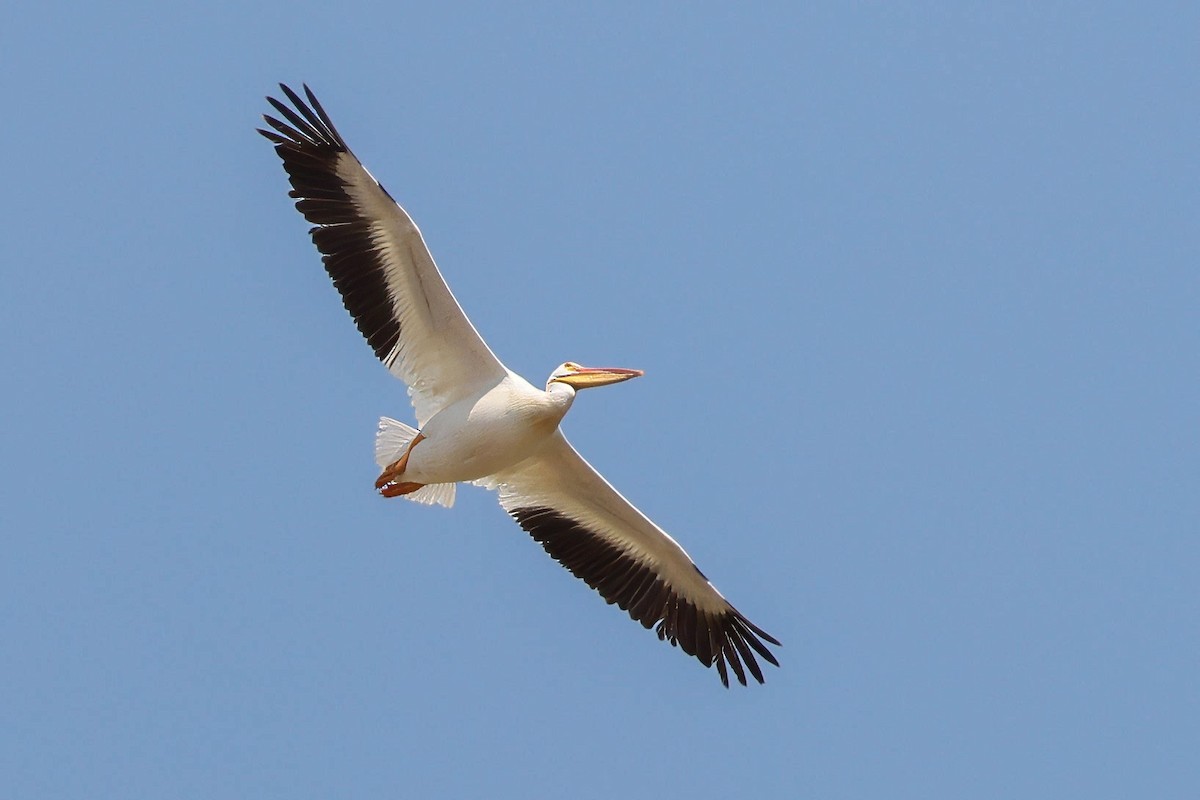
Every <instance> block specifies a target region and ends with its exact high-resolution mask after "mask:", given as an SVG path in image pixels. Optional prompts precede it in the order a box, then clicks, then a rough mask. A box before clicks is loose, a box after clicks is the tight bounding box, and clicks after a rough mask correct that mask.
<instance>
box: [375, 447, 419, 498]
mask: <svg viewBox="0 0 1200 800" xmlns="http://www.w3.org/2000/svg"><path fill="white" fill-rule="evenodd" d="M424 438H425V437H424V436H423V435H421V434H419V433H418V434H417V435H416V436H414V437H413V440H412V441H411V442H409V443H408V447H407V448H406V449H405V451H404V455H402V456H400V458H399V459H397V460H396V461H393V462H392V463H391V464H389V465H388V466H387V468H386V469H384V471H383V472H382V474H380V476H379V477H378V478H377V479H376V480H375V488H376V489H378V490H379V493H380V494H382V495H383V496H384V497H399V496H400V495H402V494H409V493H410V492H415V491H416V490H417V489H420V488H421V487H422V486H424V485H425V484H423V483H411V482H402V483H397V482H396V479H397V478H399V477H400V475H401V474H402V473H403V472H404V470H405V468H406V467H408V457H409V456H410V455H412V450H413V448H414V447H416V446H417V442H420V441H421V440H422V439H424Z"/></svg>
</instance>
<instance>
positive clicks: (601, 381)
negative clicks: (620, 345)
mask: <svg viewBox="0 0 1200 800" xmlns="http://www.w3.org/2000/svg"><path fill="white" fill-rule="evenodd" d="M645 374H646V373H644V372H642V370H640V369H622V368H621V367H578V368H577V369H575V370H574V371H573V372H572V373H571V374H570V375H564V376H562V377H561V378H557V379H556V380H558V381H560V382H562V383H565V384H567V385H568V386H571V387H573V388H575V389H590V388H592V387H593V386H607V385H608V384H610V383H620V382H621V381H627V380H629V379H630V378H640V377H641V376H642V375H645Z"/></svg>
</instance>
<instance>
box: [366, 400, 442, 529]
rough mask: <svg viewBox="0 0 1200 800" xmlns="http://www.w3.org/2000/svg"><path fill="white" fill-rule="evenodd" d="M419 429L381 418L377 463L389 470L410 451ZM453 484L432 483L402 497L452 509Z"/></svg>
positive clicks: (376, 455)
mask: <svg viewBox="0 0 1200 800" xmlns="http://www.w3.org/2000/svg"><path fill="white" fill-rule="evenodd" d="M416 435H417V429H416V428H412V427H409V426H408V425H405V424H404V423H403V422H400V421H399V420H395V419H392V418H391V417H380V418H379V432H378V433H376V434H375V463H376V464H378V465H379V466H380V467H381V468H383V469H387V468H388V467H389V466H391V465H392V464H394V463H395V462H396V461H397V460H399V459H400V457H401V456H403V455H404V453H405V452H406V451H407V450H408V446H409V444H410V443H411V442H412V440H413V439H414V438H416ZM455 485H456V484H453V483H431V484H429V485H427V486H422V487H421V488H420V489H417V490H416V491H415V492H411V493H409V494H404V495H400V496H401V497H407V498H408V499H409V500H413V501H415V502H417V503H424V504H426V505H433V504H435V503H436V504H437V505H440V506H445V507H446V508H450V507H451V506H453V505H454V487H455Z"/></svg>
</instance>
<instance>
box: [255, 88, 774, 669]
mask: <svg viewBox="0 0 1200 800" xmlns="http://www.w3.org/2000/svg"><path fill="white" fill-rule="evenodd" d="M280 88H281V89H282V90H283V92H284V94H285V95H286V96H287V98H288V100H289V101H290V102H291V104H292V106H291V107H289V106H287V105H285V104H284V103H281V102H279V101H278V100H276V99H274V98H267V99H268V100H269V102H270V103H271V105H272V106H273V107H274V108H275V109H276V110H277V111H278V112H279V113H280V114H281V115H282V116H283V118H284V119H285V120H286V122H282V121H280V120H278V119H275V118H273V117H270V116H264V119H265V120H266V121H267V123H268V125H269V126H270V127H271V128H272V129H273V130H260V131H259V132H260V133H261V134H262V135H263V136H265V137H267V138H268V139H269V140H271V141H272V142H273V143H274V144H275V151H276V152H277V153H278V154H279V156H280V157H281V158H282V159H283V165H284V168H285V170H286V171H287V173H288V176H289V178H290V180H291V184H292V191H291V192H290V195H291V196H292V197H293V198H296V208H297V209H299V211H300V212H301V213H302V214H303V215H304V217H305V218H306V219H308V221H309V222H311V223H313V225H314V227H313V228H312V229H311V231H310V233H311V235H312V238H313V242H314V243H315V244H316V246H317V249H318V250H320V251H321V253H322V255H323V259H322V260H323V262H324V264H325V268H326V270H327V271H328V273H329V275H330V277H331V278H332V279H333V282H334V285H335V286H336V287H337V289H338V291H339V292H340V293H341V295H342V300H343V302H344V303H345V306H346V309H347V310H348V311H349V312H350V314H351V316H353V318H354V320H355V322H356V324H357V325H358V328H359V330H360V331H361V332H362V334H363V335H364V336H365V337H366V339H367V342H368V343H369V344H370V345H371V347H372V348H373V349H374V351H375V354H376V356H377V357H378V358H379V359H380V360H381V361H382V362H383V363H384V365H385V366H387V368H388V369H389V370H391V372H392V374H394V375H395V376H396V377H398V378H400V379H401V380H402V381H404V382H405V383H406V384H407V385H408V389H409V395H410V396H411V399H412V404H413V409H414V411H415V412H416V420H417V426H418V428H412V427H409V426H408V425H405V424H404V423H402V422H399V421H397V420H393V419H390V418H387V417H384V418H383V419H382V420H381V421H380V430H379V434H378V436H377V439H376V460H377V461H378V463H379V465H380V467H382V468H383V473H382V474H381V475H380V478H379V481H378V482H377V483H376V487H377V488H378V489H379V490H380V492H381V493H382V494H384V495H385V496H388V497H395V496H403V497H407V498H409V499H411V500H415V501H417V502H421V503H427V504H440V505H443V506H446V507H450V506H451V505H453V503H454V495H455V487H456V485H457V484H458V483H463V482H470V483H476V484H479V485H482V486H485V487H487V488H490V489H494V490H496V491H497V492H498V493H499V497H500V505H501V506H502V507H503V508H504V510H505V511H507V512H508V513H509V514H510V515H511V516H512V517H513V518H514V519H515V520H516V521H517V522H518V523H519V524H520V525H521V527H523V528H524V529H525V530H526V531H528V532H529V533H530V534H531V535H532V536H533V538H534V539H536V540H537V541H538V542H539V543H540V544H541V545H542V546H543V547H544V548H545V549H546V551H547V552H548V553H549V554H550V555H551V556H553V557H554V558H555V559H557V560H558V561H559V562H560V563H562V564H563V565H564V566H565V567H567V569H569V570H570V571H571V572H572V573H573V574H575V575H576V576H577V577H579V578H582V579H583V580H584V581H586V582H587V583H588V585H590V586H592V587H593V588H594V589H596V590H597V591H598V592H599V593H600V594H601V595H602V596H603V597H604V598H605V599H606V600H607V601H608V602H610V603H616V604H617V605H619V606H620V607H621V608H623V609H625V610H626V611H628V612H629V614H630V616H632V617H633V618H634V619H636V620H638V621H639V622H641V623H642V624H643V625H644V626H645V627H647V628H649V627H652V626H655V625H657V626H658V627H657V630H658V635H659V638H661V639H665V640H667V641H669V642H670V643H671V644H676V645H679V646H680V647H682V648H683V650H684V651H685V652H687V653H689V654H690V655H693V656H695V657H696V658H697V659H699V660H700V662H701V663H703V664H704V665H705V666H712V665H714V664H715V665H716V667H717V670H718V672H719V673H720V676H721V681H722V683H724V684H725V685H726V686H728V685H729V676H728V671H727V667H728V668H732V669H733V672H734V674H735V675H736V676H737V678H738V680H739V681H740V682H741V683H742V684H745V683H746V675H745V673H746V671H747V670H748V671H749V672H750V674H751V675H752V676H753V677H754V678H755V679H756V680H757V681H758V682H759V683H762V681H763V675H762V671H761V669H760V668H759V666H758V663H757V660H756V655H757V656H760V657H762V658H763V659H765V660H767V661H768V662H770V663H772V664H775V665H778V662H777V661H776V660H775V657H774V656H773V655H772V654H771V652H770V650H768V649H767V647H766V645H765V644H764V641H765V642H769V643H771V644H774V645H778V644H779V642H778V641H776V640H775V639H774V638H772V637H771V636H769V635H768V634H767V633H765V632H764V631H762V630H761V629H759V628H758V627H756V626H754V625H753V624H751V623H750V621H749V620H747V619H746V618H745V617H744V616H742V615H741V614H740V613H739V612H738V611H737V610H736V609H735V608H734V607H733V606H731V605H730V604H729V602H728V601H727V600H725V598H724V597H722V596H721V594H720V592H718V591H717V590H716V588H714V587H713V585H712V584H711V583H709V582H708V580H707V579H706V578H705V577H704V575H703V574H702V573H701V572H700V570H699V569H698V568H697V567H696V565H695V564H694V563H693V562H692V560H691V559H690V558H689V557H688V555H687V553H685V552H684V551H683V548H681V547H680V546H679V544H678V543H676V542H675V540H674V539H672V538H671V537H670V536H668V535H667V534H666V533H665V532H664V531H663V530H662V529H661V528H659V527H658V526H657V525H655V524H654V523H653V522H651V521H650V520H649V519H648V518H647V517H646V516H645V515H644V514H642V513H641V512H640V511H638V510H637V509H636V508H635V507H634V506H633V505H632V504H631V503H630V502H629V501H628V500H626V499H625V498H624V497H622V496H621V495H620V494H619V493H618V492H617V491H616V490H615V489H613V487H612V486H610V485H609V483H608V482H607V481H605V480H604V478H603V477H601V476H600V474H599V473H597V472H596V471H595V470H594V469H592V467H591V466H590V465H589V464H588V463H587V462H586V461H584V459H583V458H582V457H581V456H580V455H579V454H578V453H577V452H576V451H575V449H574V448H573V447H571V445H570V443H568V442H567V440H566V438H565V437H564V436H563V434H562V432H561V431H560V430H559V422H560V421H561V420H562V418H563V416H564V415H565V414H566V413H567V411H568V410H569V409H570V407H571V404H572V402H574V399H575V393H576V391H577V390H579V389H584V388H588V387H591V386H603V385H606V384H610V383H616V382H619V381H624V380H628V379H630V378H634V377H637V376H638V375H641V374H642V373H641V372H640V371H638V370H628V369H613V368H593V367H582V366H580V365H578V364H575V363H573V362H566V363H564V364H562V365H560V366H559V367H558V368H556V369H555V370H554V372H553V373H551V375H550V378H549V380H548V381H547V383H546V388H545V390H542V389H538V388H536V387H534V386H532V385H531V384H529V383H528V382H527V381H526V380H525V379H523V378H522V377H520V376H519V375H517V374H516V373H514V372H512V371H510V370H509V369H507V368H506V367H505V366H504V365H503V364H502V363H501V362H500V360H499V359H497V358H496V356H495V355H494V354H493V353H492V351H491V350H490V349H489V348H488V346H487V344H486V343H485V342H484V341H483V339H482V338H481V337H480V336H479V334H478V332H476V330H475V328H474V326H473V325H471V322H470V320H468V319H467V317H466V315H465V314H464V313H463V311H462V308H461V307H460V306H459V305H458V302H457V301H456V300H455V299H454V295H453V294H451V292H450V289H449V287H448V286H447V285H446V282H445V281H444V280H443V279H442V276H441V274H440V273H439V272H438V269H437V266H436V265H435V264H434V262H433V258H432V256H430V254H429V250H428V248H427V247H426V246H425V241H424V240H423V239H422V237H421V232H420V231H419V230H418V229H417V226H416V225H415V224H414V223H413V221H412V219H411V218H410V217H409V216H408V214H407V213H406V212H405V211H404V209H402V208H401V207H400V206H399V205H398V204H397V203H396V202H395V201H394V200H393V199H392V198H391V196H390V195H389V194H388V193H387V192H386V191H385V190H384V188H383V187H382V186H381V185H380V184H379V183H378V182H377V181H376V180H375V179H374V178H373V177H372V176H371V174H370V173H369V172H367V170H366V169H365V168H364V167H363V166H362V164H361V163H359V161H358V159H357V158H355V157H354V155H353V153H351V152H350V150H349V148H348V147H347V146H346V143H345V142H344V141H343V140H342V137H341V136H340V135H339V134H338V132H337V130H336V129H335V128H334V126H333V123H332V122H330V120H329V116H328V115H327V114H326V113H325V111H324V109H323V108H321V105H320V103H318V102H317V99H316V97H314V96H313V93H312V92H311V91H310V90H309V89H308V87H307V86H306V87H304V90H305V94H306V96H307V102H306V101H305V100H303V99H301V98H300V97H299V96H298V95H297V94H296V93H295V92H293V91H292V90H291V89H289V88H288V87H286V86H281V87H280Z"/></svg>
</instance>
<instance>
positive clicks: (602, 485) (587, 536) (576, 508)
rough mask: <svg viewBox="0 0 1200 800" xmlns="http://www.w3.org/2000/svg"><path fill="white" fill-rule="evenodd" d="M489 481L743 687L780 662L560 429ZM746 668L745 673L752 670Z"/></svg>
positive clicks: (503, 500) (634, 606) (574, 561)
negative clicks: (537, 450)
mask: <svg viewBox="0 0 1200 800" xmlns="http://www.w3.org/2000/svg"><path fill="white" fill-rule="evenodd" d="M486 485H488V486H490V487H492V488H495V489H497V490H498V491H499V493H500V505H501V506H502V507H503V508H504V510H505V511H507V512H508V513H509V514H510V515H512V517H513V518H514V519H515V520H516V521H517V523H518V524H519V525H520V526H521V527H522V528H524V529H525V530H526V531H528V532H529V534H530V535H531V536H533V538H534V539H536V540H537V541H538V542H539V543H540V544H541V545H542V547H543V548H545V550H546V552H547V553H549V554H550V555H551V556H552V557H553V558H554V559H556V560H557V561H558V562H559V563H561V564H562V565H563V566H564V567H566V568H567V569H569V570H570V571H571V572H572V574H574V575H575V576H576V577H577V578H581V579H583V580H584V581H585V582H586V583H587V584H588V585H589V586H591V587H592V588H593V589H595V590H596V591H598V592H599V593H600V594H601V596H603V597H604V599H605V600H607V601H608V602H609V603H616V604H617V605H618V606H620V607H621V608H622V609H624V610H626V611H628V612H629V616H631V617H633V618H634V619H635V620H637V621H638V622H640V623H642V625H643V626H645V627H646V628H650V627H653V626H654V625H655V624H657V625H658V629H657V630H658V638H660V639H664V640H666V641H669V642H670V643H671V644H673V645H678V646H679V647H681V648H683V651H684V652H685V653H687V654H688V655H692V656H695V657H696V658H697V659H699V661H700V663H702V664H704V666H706V667H711V666H712V665H713V664H716V666H717V672H718V673H720V676H721V682H722V683H723V684H725V685H726V686H728V685H729V674H728V671H727V668H726V665H728V666H729V667H732V668H733V672H734V674H735V675H736V676H737V679H738V681H740V682H741V683H742V685H745V684H746V673H745V671H746V670H749V672H750V674H751V675H753V676H754V679H755V680H757V681H758V682H759V683H762V682H763V674H762V670H761V669H760V668H759V666H758V661H757V660H756V658H755V656H756V654H757V655H758V656H760V657H762V658H763V659H765V660H766V661H768V662H770V663H772V664H774V665H775V666H779V662H778V661H776V660H775V656H774V655H772V654H771V651H770V650H768V649H767V647H766V645H765V644H764V642H769V643H770V644H773V645H779V642H778V641H777V640H776V639H774V638H773V637H771V636H770V635H769V634H767V633H766V632H765V631H763V630H762V629H761V628H758V627H757V626H755V625H754V624H753V623H751V622H750V620H748V619H746V618H745V617H744V616H742V614H741V613H740V612H739V611H738V610H737V609H736V608H734V607H733V606H732V605H730V604H729V601H728V600H726V599H725V598H724V597H723V596H722V595H721V593H720V592H718V591H717V590H716V588H715V587H714V586H713V585H712V584H711V583H709V582H708V579H707V578H706V577H704V574H703V573H702V572H700V570H699V568H698V567H697V566H696V565H695V564H694V563H693V562H692V560H691V558H689V557H688V554H687V553H686V552H684V550H683V548H682V547H680V546H679V545H678V544H677V543H676V542H675V540H674V539H672V538H671V537H670V536H668V535H667V534H666V532H664V531H663V530H662V529H661V528H659V527H658V526H657V525H655V524H654V523H653V522H651V521H650V519H649V518H647V517H646V516H645V515H644V514H643V513H642V512H640V511H638V510H637V508H635V507H634V506H633V505H632V504H631V503H630V502H629V501H628V500H626V499H625V498H624V497H622V496H621V495H620V494H619V493H618V492H617V491H616V489H614V488H613V487H612V486H611V485H609V483H608V482H607V481H606V480H604V478H603V477H601V475H600V474H599V473H598V472H596V470H594V469H593V468H592V467H591V465H590V464H588V463H587V462H586V461H584V459H583V457H582V456H580V455H579V453H578V452H576V451H575V448H573V447H571V445H570V443H569V442H567V440H566V438H565V437H564V436H563V435H562V433H561V432H556V433H555V434H554V438H553V439H552V441H551V442H550V443H549V444H548V445H547V446H546V448H545V449H544V450H542V451H541V452H540V454H539V455H537V456H534V457H533V458H530V459H528V460H526V461H524V462H522V463H521V464H519V465H518V466H517V467H515V468H513V469H512V470H509V471H508V472H503V473H500V474H498V475H495V476H493V478H492V479H489V480H488V481H487V482H486ZM743 667H744V668H745V669H743Z"/></svg>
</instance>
